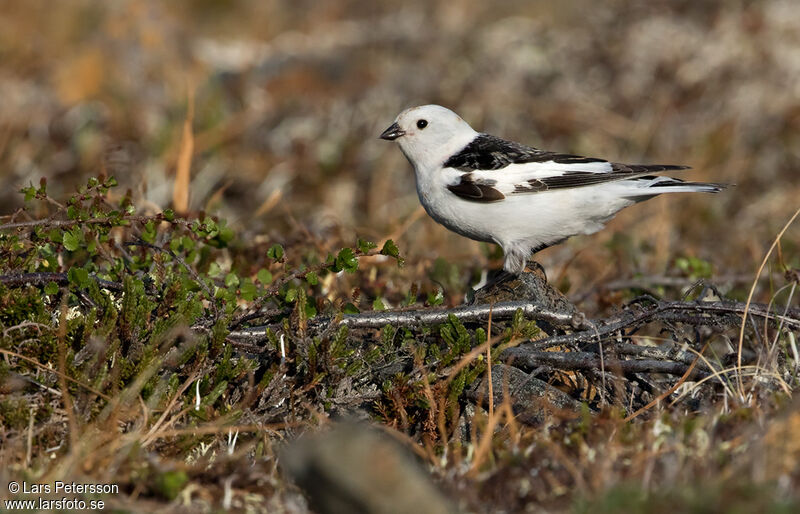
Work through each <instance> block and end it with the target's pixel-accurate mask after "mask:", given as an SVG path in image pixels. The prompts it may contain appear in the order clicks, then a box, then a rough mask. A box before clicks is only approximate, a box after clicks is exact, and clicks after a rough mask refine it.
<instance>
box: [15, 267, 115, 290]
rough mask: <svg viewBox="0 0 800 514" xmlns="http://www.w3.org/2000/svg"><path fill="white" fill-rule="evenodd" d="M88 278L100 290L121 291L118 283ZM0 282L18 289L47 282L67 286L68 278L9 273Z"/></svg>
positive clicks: (90, 276) (47, 274) (42, 273)
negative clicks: (100, 288)
mask: <svg viewBox="0 0 800 514" xmlns="http://www.w3.org/2000/svg"><path fill="white" fill-rule="evenodd" d="M89 278H91V279H93V280H94V281H95V282H97V285H99V286H100V287H102V288H105V289H108V290H109V291H122V289H123V287H122V284H120V283H119V282H111V281H109V280H103V279H102V278H99V277H97V275H89ZM0 282H2V283H3V284H4V285H6V286H9V287H20V286H24V285H27V284H34V285H45V284H47V283H48V282H55V283H56V284H59V285H66V284H69V277H68V276H67V274H66V273H54V272H37V273H11V274H9V275H0Z"/></svg>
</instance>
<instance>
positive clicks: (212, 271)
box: [208, 262, 222, 278]
mask: <svg viewBox="0 0 800 514" xmlns="http://www.w3.org/2000/svg"><path fill="white" fill-rule="evenodd" d="M220 275H222V268H220V267H219V264H217V263H216V262H212V263H211V264H209V265H208V276H209V277H211V278H217V277H218V276H220Z"/></svg>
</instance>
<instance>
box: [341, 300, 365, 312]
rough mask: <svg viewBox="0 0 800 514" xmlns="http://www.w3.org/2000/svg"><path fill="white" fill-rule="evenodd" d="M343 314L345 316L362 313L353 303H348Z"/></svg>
mask: <svg viewBox="0 0 800 514" xmlns="http://www.w3.org/2000/svg"><path fill="white" fill-rule="evenodd" d="M342 312H343V313H345V314H358V313H360V312H361V311H360V310H358V307H356V306H355V305H353V304H352V303H350V302H347V304H346V305H345V306H344V307H343V308H342Z"/></svg>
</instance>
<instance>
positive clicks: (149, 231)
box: [142, 220, 156, 244]
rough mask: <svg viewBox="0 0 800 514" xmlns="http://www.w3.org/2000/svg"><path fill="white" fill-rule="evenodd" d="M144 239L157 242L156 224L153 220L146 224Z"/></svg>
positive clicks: (148, 241)
mask: <svg viewBox="0 0 800 514" xmlns="http://www.w3.org/2000/svg"><path fill="white" fill-rule="evenodd" d="M142 239H143V240H144V241H145V242H146V243H150V244H152V243H155V242H156V224H155V223H154V222H153V220H150V221H148V222H147V223H145V224H144V229H143V230H142Z"/></svg>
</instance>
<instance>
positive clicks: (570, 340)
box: [520, 301, 800, 349]
mask: <svg viewBox="0 0 800 514" xmlns="http://www.w3.org/2000/svg"><path fill="white" fill-rule="evenodd" d="M745 305H746V304H745V303H743V302H658V301H656V302H655V305H653V306H652V307H648V308H645V309H644V310H642V311H639V312H638V313H634V312H632V311H631V310H625V311H623V312H622V313H620V314H619V315H617V316H615V317H612V318H609V319H605V320H597V321H595V327H594V328H593V329H591V330H584V331H582V332H575V333H572V334H565V335H560V336H553V337H548V338H545V339H539V340H536V341H531V342H529V343H524V344H522V345H520V346H521V347H525V348H532V349H540V348H548V347H551V346H558V345H564V344H576V343H581V342H584V343H585V342H590V341H597V340H598V339H603V338H604V337H605V336H608V335H610V334H615V333H617V332H618V331H620V330H623V329H627V328H637V327H640V326H642V325H644V324H646V323H649V322H651V321H655V320H658V321H679V322H681V323H688V324H691V325H696V326H697V325H709V324H712V323H724V322H726V320H729V319H730V318H732V317H737V318H738V317H740V316H742V315H743V314H744V310H745ZM692 313H694V315H692ZM749 314H750V315H752V316H755V317H760V318H763V319H766V320H768V321H771V322H773V323H775V324H779V323H781V322H782V323H783V324H784V326H785V327H787V328H791V329H795V330H800V311H798V310H797V309H789V310H788V311H787V315H786V316H782V315H779V314H775V313H774V312H770V311H769V310H768V308H767V306H766V305H764V304H760V303H751V304H750V309H749ZM737 323H738V321H737Z"/></svg>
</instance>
